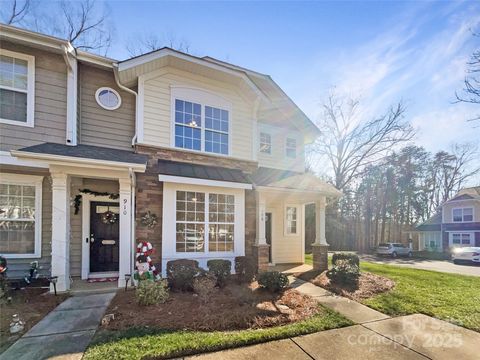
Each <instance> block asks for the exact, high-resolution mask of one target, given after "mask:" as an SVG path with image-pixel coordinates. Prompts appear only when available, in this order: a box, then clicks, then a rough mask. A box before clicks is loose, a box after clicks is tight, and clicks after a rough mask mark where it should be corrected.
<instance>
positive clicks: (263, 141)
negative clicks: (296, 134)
mask: <svg viewBox="0 0 480 360" xmlns="http://www.w3.org/2000/svg"><path fill="white" fill-rule="evenodd" d="M259 143H260V152H261V153H265V154H271V153H272V136H271V135H270V134H268V133H265V132H261V133H260V141H259Z"/></svg>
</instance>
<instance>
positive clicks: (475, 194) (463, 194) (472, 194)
mask: <svg viewBox="0 0 480 360" xmlns="http://www.w3.org/2000/svg"><path fill="white" fill-rule="evenodd" d="M470 199H474V200H480V186H473V187H468V188H463V189H461V190H460V191H459V192H457V193H456V194H455V196H454V197H453V198H451V199H450V200H448V201H447V202H449V201H454V200H455V201H457V200H470Z"/></svg>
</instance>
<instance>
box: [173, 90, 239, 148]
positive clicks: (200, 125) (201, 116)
mask: <svg viewBox="0 0 480 360" xmlns="http://www.w3.org/2000/svg"><path fill="white" fill-rule="evenodd" d="M174 103H175V109H174V123H175V127H174V146H175V147H177V148H184V149H189V150H195V151H203V152H208V153H214V154H219V155H229V154H230V111H229V110H225V109H221V108H217V107H213V106H209V105H204V104H199V103H195V102H191V101H187V100H182V99H180V98H175V102H174ZM186 103H191V104H193V106H197V109H199V111H197V112H195V111H194V112H193V113H189V112H188V111H189V110H190V109H185V107H184V106H183V105H182V104H186ZM185 110H187V112H186V114H187V115H192V116H193V115H194V116H195V124H191V122H190V121H189V120H188V118H187V119H185V116H184V115H182V114H185ZM192 110H193V109H192ZM187 121H188V123H187ZM207 123H208V124H207ZM181 127H184V129H181ZM186 127H191V128H195V129H198V130H192V137H189V136H190V132H189V130H185V128H186ZM185 131H186V132H187V133H185ZM183 139H186V140H185V141H184V140H183Z"/></svg>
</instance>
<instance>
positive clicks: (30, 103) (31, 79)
mask: <svg viewBox="0 0 480 360" xmlns="http://www.w3.org/2000/svg"><path fill="white" fill-rule="evenodd" d="M0 55H5V56H10V57H13V58H17V59H21V60H26V61H27V63H28V65H27V67H28V70H27V79H28V80H27V121H26V122H20V121H16V120H11V119H3V118H0V123H2V124H9V125H16V126H26V127H34V126H35V121H34V119H35V57H34V56H32V55H26V54H22V53H18V52H14V51H9V50H5V49H0ZM0 88H1V89H7V90H13V91H19V90H18V89H15V88H12V87H9V86H2V85H0Z"/></svg>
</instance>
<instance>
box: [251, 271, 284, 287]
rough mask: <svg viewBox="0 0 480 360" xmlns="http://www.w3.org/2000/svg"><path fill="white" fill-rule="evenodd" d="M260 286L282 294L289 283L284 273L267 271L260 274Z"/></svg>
mask: <svg viewBox="0 0 480 360" xmlns="http://www.w3.org/2000/svg"><path fill="white" fill-rule="evenodd" d="M258 284H259V285H260V286H261V287H263V288H265V289H267V290H268V291H270V292H280V291H283V290H285V289H286V288H287V287H288V285H289V281H288V277H287V275H285V274H284V273H281V272H278V271H266V272H262V273H260V274H258Z"/></svg>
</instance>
